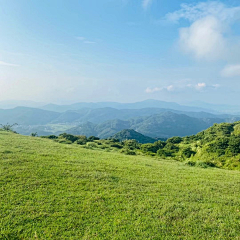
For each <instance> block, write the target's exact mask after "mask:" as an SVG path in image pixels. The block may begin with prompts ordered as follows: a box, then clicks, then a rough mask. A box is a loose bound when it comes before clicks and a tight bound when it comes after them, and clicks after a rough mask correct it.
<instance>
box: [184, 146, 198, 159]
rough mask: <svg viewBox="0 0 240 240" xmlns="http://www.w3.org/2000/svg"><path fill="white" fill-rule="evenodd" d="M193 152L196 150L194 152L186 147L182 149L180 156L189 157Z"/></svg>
mask: <svg viewBox="0 0 240 240" xmlns="http://www.w3.org/2000/svg"><path fill="white" fill-rule="evenodd" d="M195 153H196V152H194V151H193V150H192V149H191V148H190V147H186V148H183V149H182V156H183V157H185V158H190V157H191V156H192V155H194V154H195Z"/></svg>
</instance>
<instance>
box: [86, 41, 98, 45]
mask: <svg viewBox="0 0 240 240" xmlns="http://www.w3.org/2000/svg"><path fill="white" fill-rule="evenodd" d="M83 42H84V43H86V44H94V43H96V42H93V41H83Z"/></svg>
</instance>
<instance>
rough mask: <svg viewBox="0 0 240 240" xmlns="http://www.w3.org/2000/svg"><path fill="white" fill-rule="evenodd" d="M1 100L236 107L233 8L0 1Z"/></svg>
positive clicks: (236, 15) (238, 29)
mask: <svg viewBox="0 0 240 240" xmlns="http://www.w3.org/2000/svg"><path fill="white" fill-rule="evenodd" d="M0 36H1V37H0V101H3V100H13V99H18V100H34V101H43V102H55V103H70V102H78V101H88V102H89V101H94V102H95V101H119V102H135V101H140V100H144V99H150V98H151V99H159V100H165V101H176V102H190V101H196V100H201V101H206V102H212V103H231V104H234V103H236V102H238V101H239V100H240V94H239V92H240V81H239V80H240V3H239V1H237V0H225V1H190V0H186V1H179V0H169V1H163V0H144V1H143V0H51V1H49V0H42V1H37V0H33V1H29V0H18V1H16V0H0Z"/></svg>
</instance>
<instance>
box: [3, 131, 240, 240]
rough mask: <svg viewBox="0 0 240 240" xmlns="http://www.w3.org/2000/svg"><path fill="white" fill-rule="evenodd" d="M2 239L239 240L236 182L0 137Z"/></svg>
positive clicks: (239, 179)
mask: <svg viewBox="0 0 240 240" xmlns="http://www.w3.org/2000/svg"><path fill="white" fill-rule="evenodd" d="M0 189H1V191H0V239H239V236H240V228H239V223H240V212H239V211H240V191H239V190H240V174H239V172H236V171H227V170H219V169H201V168H195V167H189V166H185V165H183V164H182V163H179V162H174V161H166V160H165V161H164V160H157V159H154V158H148V157H141V156H125V155H121V154H118V153H111V152H110V153H106V152H101V151H94V150H88V149H83V148H79V147H78V146H74V145H62V144H58V143H55V142H53V141H51V140H47V139H39V138H31V137H24V136H21V135H15V134H11V133H5V132H0Z"/></svg>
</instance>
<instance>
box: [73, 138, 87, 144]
mask: <svg viewBox="0 0 240 240" xmlns="http://www.w3.org/2000/svg"><path fill="white" fill-rule="evenodd" d="M77 137H78V140H77V141H76V143H77V144H79V145H85V144H86V143H87V137H86V136H77Z"/></svg>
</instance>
